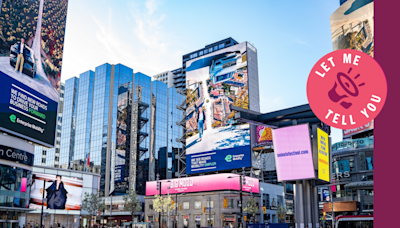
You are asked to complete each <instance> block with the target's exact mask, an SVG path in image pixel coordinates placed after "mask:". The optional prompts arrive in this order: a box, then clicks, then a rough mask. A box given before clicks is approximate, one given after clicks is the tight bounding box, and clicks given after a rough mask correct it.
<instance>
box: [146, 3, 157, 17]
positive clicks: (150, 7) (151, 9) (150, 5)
mask: <svg viewBox="0 0 400 228" xmlns="http://www.w3.org/2000/svg"><path fill="white" fill-rule="evenodd" d="M158 4H159V3H158V2H157V1H156V0H147V1H146V3H145V6H146V8H147V9H148V10H149V12H148V13H149V14H150V15H151V14H153V12H154V11H156V9H157V6H158Z"/></svg>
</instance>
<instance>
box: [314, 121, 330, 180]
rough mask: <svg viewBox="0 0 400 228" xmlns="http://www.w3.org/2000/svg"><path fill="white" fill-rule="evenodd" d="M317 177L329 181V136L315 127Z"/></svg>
mask: <svg viewBox="0 0 400 228" xmlns="http://www.w3.org/2000/svg"><path fill="white" fill-rule="evenodd" d="M317 146H318V179H320V180H323V181H326V182H330V179H331V178H330V169H329V168H330V165H329V164H330V162H329V157H330V155H329V138H328V133H326V132H325V131H323V130H321V129H319V128H317Z"/></svg>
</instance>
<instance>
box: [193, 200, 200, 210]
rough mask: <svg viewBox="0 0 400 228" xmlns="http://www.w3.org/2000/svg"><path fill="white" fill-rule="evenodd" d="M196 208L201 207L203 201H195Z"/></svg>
mask: <svg viewBox="0 0 400 228" xmlns="http://www.w3.org/2000/svg"><path fill="white" fill-rule="evenodd" d="M194 209H201V201H195V202H194Z"/></svg>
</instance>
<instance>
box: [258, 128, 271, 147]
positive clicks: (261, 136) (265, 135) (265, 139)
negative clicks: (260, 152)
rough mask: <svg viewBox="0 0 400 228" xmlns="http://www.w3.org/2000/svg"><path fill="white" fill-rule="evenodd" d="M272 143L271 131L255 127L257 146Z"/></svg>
mask: <svg viewBox="0 0 400 228" xmlns="http://www.w3.org/2000/svg"><path fill="white" fill-rule="evenodd" d="M265 143H272V129H271V128H269V127H264V126H257V144H265Z"/></svg>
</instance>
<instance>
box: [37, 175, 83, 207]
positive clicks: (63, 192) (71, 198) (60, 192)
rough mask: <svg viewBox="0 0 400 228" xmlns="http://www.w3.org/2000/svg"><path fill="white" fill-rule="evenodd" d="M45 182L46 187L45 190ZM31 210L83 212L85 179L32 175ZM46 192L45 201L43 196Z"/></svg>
mask: <svg viewBox="0 0 400 228" xmlns="http://www.w3.org/2000/svg"><path fill="white" fill-rule="evenodd" d="M43 181H45V187H44V189H43ZM29 185H30V186H31V193H30V201H29V208H30V209H41V208H42V204H43V205H44V207H45V209H58V210H78V211H79V210H81V207H82V186H83V179H82V178H78V177H65V176H60V175H54V174H43V173H35V172H33V173H32V180H31V181H30V183H29ZM43 191H44V200H42V194H43Z"/></svg>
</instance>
